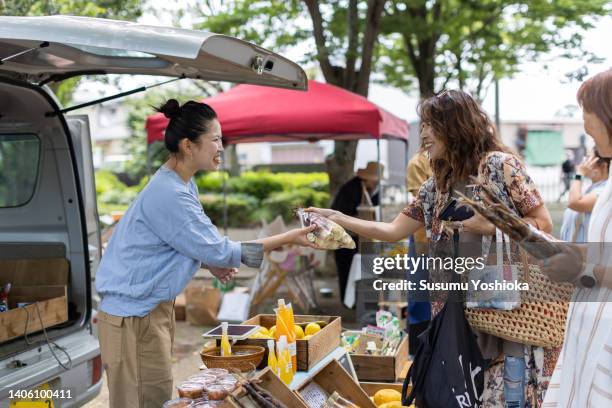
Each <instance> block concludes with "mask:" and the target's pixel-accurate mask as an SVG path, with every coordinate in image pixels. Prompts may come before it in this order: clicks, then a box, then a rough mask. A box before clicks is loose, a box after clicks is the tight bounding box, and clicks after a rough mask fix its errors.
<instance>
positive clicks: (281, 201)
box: [262, 188, 329, 222]
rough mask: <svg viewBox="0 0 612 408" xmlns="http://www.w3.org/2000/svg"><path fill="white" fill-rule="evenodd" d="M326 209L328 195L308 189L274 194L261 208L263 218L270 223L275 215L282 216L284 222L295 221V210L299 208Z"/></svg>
mask: <svg viewBox="0 0 612 408" xmlns="http://www.w3.org/2000/svg"><path fill="white" fill-rule="evenodd" d="M310 206H314V207H328V206H329V194H328V193H327V192H323V191H315V190H312V189H308V188H298V189H295V190H290V191H282V192H280V193H274V194H272V195H271V196H270V197H269V198H267V199H265V200H264V201H263V203H262V207H263V208H264V209H265V215H264V218H266V219H267V220H268V221H271V220H272V219H273V218H274V217H276V216H277V215H282V217H283V218H284V219H285V221H287V222H290V221H292V220H295V210H296V209H297V208H300V207H310Z"/></svg>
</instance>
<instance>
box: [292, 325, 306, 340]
mask: <svg viewBox="0 0 612 408" xmlns="http://www.w3.org/2000/svg"><path fill="white" fill-rule="evenodd" d="M293 331H294V332H295V337H296V338H297V339H303V338H304V330H302V328H301V327H300V326H298V325H297V324H296V325H294V326H293Z"/></svg>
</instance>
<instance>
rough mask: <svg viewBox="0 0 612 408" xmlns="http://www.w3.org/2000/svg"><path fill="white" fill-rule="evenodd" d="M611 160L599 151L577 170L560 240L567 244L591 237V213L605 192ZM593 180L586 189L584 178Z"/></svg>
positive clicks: (595, 151) (586, 159)
mask: <svg viewBox="0 0 612 408" xmlns="http://www.w3.org/2000/svg"><path fill="white" fill-rule="evenodd" d="M609 170H610V159H609V158H604V157H601V156H600V155H599V153H598V152H597V149H595V150H594V153H593V155H592V156H589V157H587V158H585V160H584V161H583V162H582V163H581V164H580V165H579V166H578V168H577V169H576V175H575V176H574V180H573V181H572V184H571V187H570V191H569V202H568V208H567V210H565V213H564V214H563V224H562V225H561V234H560V238H561V240H562V241H566V242H585V241H586V239H587V237H588V236H589V222H590V220H591V212H592V211H593V207H595V202H596V201H597V197H598V196H599V195H600V194H601V192H602V191H603V190H604V188H605V186H606V184H607V182H608V174H609ZM585 177H586V178H588V179H589V180H591V185H589V186H588V187H587V188H586V189H584V188H583V186H584V180H583V179H584V178H585Z"/></svg>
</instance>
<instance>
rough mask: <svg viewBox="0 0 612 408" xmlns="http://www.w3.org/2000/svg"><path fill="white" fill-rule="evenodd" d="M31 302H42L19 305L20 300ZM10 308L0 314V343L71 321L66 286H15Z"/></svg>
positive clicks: (11, 295) (11, 293) (11, 294)
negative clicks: (69, 319)
mask: <svg viewBox="0 0 612 408" xmlns="http://www.w3.org/2000/svg"><path fill="white" fill-rule="evenodd" d="M31 302H38V308H37V305H36V304H30V305H27V306H24V307H20V308H17V304H18V303H31ZM9 307H10V310H8V311H7V312H4V313H0V342H4V341H7V340H12V339H15V338H17V337H21V336H23V335H24V334H30V333H34V332H38V331H40V330H42V328H43V327H44V328H49V327H53V326H55V325H58V324H60V323H64V322H66V321H68V296H67V288H66V285H54V286H15V287H13V288H11V291H10V293H9ZM39 311H40V317H39V315H38V313H39ZM41 319H42V325H41ZM26 328H27V332H26Z"/></svg>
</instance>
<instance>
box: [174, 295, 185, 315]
mask: <svg viewBox="0 0 612 408" xmlns="http://www.w3.org/2000/svg"><path fill="white" fill-rule="evenodd" d="M186 304H187V301H186V300H185V294H184V293H181V294H180V295H178V296H177V297H176V299H175V301H174V319H175V320H176V321H177V322H184V321H185V313H186V310H185V308H186Z"/></svg>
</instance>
